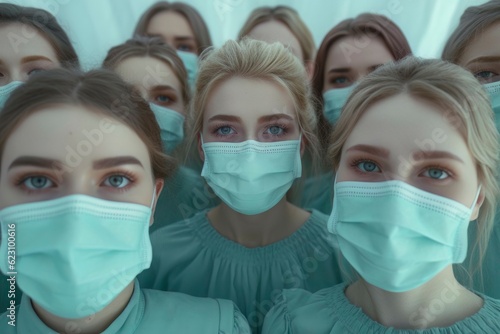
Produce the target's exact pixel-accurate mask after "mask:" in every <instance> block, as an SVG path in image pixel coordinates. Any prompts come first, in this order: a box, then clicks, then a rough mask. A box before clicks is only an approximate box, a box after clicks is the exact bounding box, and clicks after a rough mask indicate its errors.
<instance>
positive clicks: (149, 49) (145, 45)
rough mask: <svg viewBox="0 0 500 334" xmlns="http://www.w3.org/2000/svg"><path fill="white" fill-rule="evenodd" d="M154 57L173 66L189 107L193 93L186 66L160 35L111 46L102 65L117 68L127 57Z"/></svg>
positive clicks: (185, 103)
mask: <svg viewBox="0 0 500 334" xmlns="http://www.w3.org/2000/svg"><path fill="white" fill-rule="evenodd" d="M131 57H152V58H156V59H158V60H160V61H162V62H164V63H165V64H167V65H168V66H170V67H171V68H172V71H173V72H174V74H175V76H176V77H177V79H179V82H180V84H181V87H180V88H181V94H182V99H183V100H184V104H183V106H184V109H185V110H187V109H188V104H189V100H190V98H191V93H190V89H189V84H188V80H187V72H186V68H185V67H184V64H183V62H182V60H181V59H180V58H179V56H178V55H177V52H176V51H175V50H174V49H173V48H172V47H171V46H170V45H168V44H166V43H164V42H163V41H162V39H161V38H159V37H146V36H136V37H135V38H132V39H129V40H128V41H126V42H125V43H123V44H120V45H117V46H115V47H113V48H111V49H110V50H109V51H108V54H107V55H106V58H105V59H104V61H103V63H102V66H103V67H104V68H109V69H111V70H115V68H116V66H118V64H120V63H121V62H122V61H124V60H125V59H127V58H131Z"/></svg>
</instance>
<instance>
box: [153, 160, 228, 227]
mask: <svg viewBox="0 0 500 334" xmlns="http://www.w3.org/2000/svg"><path fill="white" fill-rule="evenodd" d="M218 203H219V199H218V198H217V196H216V195H215V194H214V193H213V192H212V190H211V189H210V187H209V186H208V185H207V183H206V182H205V180H204V179H203V178H202V177H201V175H200V174H197V173H196V172H195V171H193V170H191V169H189V168H187V167H184V166H180V167H179V168H178V169H177V171H176V172H175V174H174V175H172V177H170V178H168V179H166V180H165V185H164V186H163V190H162V192H161V194H160V197H159V198H158V202H157V203H156V209H155V215H154V224H153V225H151V228H150V232H153V231H155V230H157V229H159V228H160V227H162V226H165V225H169V224H172V223H174V222H177V221H179V220H183V219H188V218H191V217H192V216H194V215H195V214H196V213H198V212H200V211H203V210H205V209H209V208H212V207H214V206H216V205H217V204H218Z"/></svg>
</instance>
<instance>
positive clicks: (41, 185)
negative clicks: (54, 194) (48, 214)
mask: <svg viewBox="0 0 500 334" xmlns="http://www.w3.org/2000/svg"><path fill="white" fill-rule="evenodd" d="M22 184H23V185H24V186H25V187H26V188H28V189H46V188H50V187H52V186H53V185H54V183H53V182H52V181H51V180H50V179H49V178H47V177H45V176H41V175H37V176H30V177H28V178H26V179H24V180H23V182H22Z"/></svg>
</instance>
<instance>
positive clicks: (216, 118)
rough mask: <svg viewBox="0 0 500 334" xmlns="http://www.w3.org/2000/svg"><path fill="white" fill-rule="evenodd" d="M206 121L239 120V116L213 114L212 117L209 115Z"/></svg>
mask: <svg viewBox="0 0 500 334" xmlns="http://www.w3.org/2000/svg"><path fill="white" fill-rule="evenodd" d="M208 121H209V122H213V121H222V122H240V121H241V118H239V117H238V116H231V115H215V116H213V117H210V118H209V119H208Z"/></svg>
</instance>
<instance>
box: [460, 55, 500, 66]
mask: <svg viewBox="0 0 500 334" xmlns="http://www.w3.org/2000/svg"><path fill="white" fill-rule="evenodd" d="M498 61H500V56H488V57H477V58H474V59H472V60H471V61H469V62H468V63H467V64H465V66H468V65H470V64H472V63H494V62H498Z"/></svg>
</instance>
